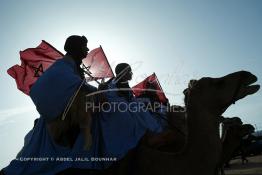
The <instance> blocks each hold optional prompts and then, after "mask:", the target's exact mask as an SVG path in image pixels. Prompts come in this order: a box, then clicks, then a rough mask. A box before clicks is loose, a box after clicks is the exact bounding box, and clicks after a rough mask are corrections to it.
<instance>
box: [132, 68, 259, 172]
mask: <svg viewBox="0 0 262 175" xmlns="http://www.w3.org/2000/svg"><path fill="white" fill-rule="evenodd" d="M256 81H257V78H256V76H255V75H253V74H251V73H250V72H246V71H240V72H235V73H232V74H229V75H226V76H224V77H221V78H209V77H205V78H201V79H200V80H198V81H194V82H192V83H190V87H189V88H188V92H187V100H186V104H185V105H186V108H187V112H186V117H187V128H188V129H187V135H186V138H187V139H186V146H185V147H184V148H183V150H182V151H180V152H179V153H169V152H162V151H159V150H156V149H152V148H150V147H148V146H146V145H140V146H139V148H138V150H137V153H136V154H137V155H136V168H135V170H134V173H135V174H152V175H158V174H164V175H169V174H176V175H182V174H183V175H193V174H201V175H211V174H217V173H218V165H219V160H220V156H221V152H222V147H221V142H220V137H219V130H218V127H219V118H218V117H217V116H221V115H222V113H223V112H225V110H226V109H227V108H228V107H229V106H230V105H231V104H233V103H235V102H236V101H237V100H239V99H242V98H244V97H246V96H247V95H251V94H254V93H256V92H257V91H258V90H259V88H260V86H259V85H251V84H253V83H254V82H256Z"/></svg>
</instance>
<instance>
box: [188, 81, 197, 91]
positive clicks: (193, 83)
mask: <svg viewBox="0 0 262 175" xmlns="http://www.w3.org/2000/svg"><path fill="white" fill-rule="evenodd" d="M196 83H197V80H190V81H189V83H188V88H189V89H191V88H193V87H194V86H195V85H196Z"/></svg>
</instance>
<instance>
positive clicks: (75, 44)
mask: <svg viewBox="0 0 262 175" xmlns="http://www.w3.org/2000/svg"><path fill="white" fill-rule="evenodd" d="M64 49H65V51H66V52H67V54H68V55H71V56H72V57H73V58H74V59H75V60H76V61H78V62H82V59H84V58H85V57H86V56H87V53H88V51H89V49H88V48H87V39H86V37H85V36H78V35H72V36H69V37H68V38H67V39H66V42H65V46H64Z"/></svg>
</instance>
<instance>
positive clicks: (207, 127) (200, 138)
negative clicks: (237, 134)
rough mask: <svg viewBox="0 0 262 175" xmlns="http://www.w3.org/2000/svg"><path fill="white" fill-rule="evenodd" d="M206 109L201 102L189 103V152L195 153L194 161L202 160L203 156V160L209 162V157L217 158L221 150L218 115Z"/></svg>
mask: <svg viewBox="0 0 262 175" xmlns="http://www.w3.org/2000/svg"><path fill="white" fill-rule="evenodd" d="M205 109H206V108H204V107H203V106H202V105H201V104H200V103H194V105H192V104H190V103H189V104H188V105H187V120H188V148H187V153H189V154H192V155H195V156H194V157H195V158H196V160H194V161H200V160H199V158H200V157H201V159H203V160H202V161H204V162H208V158H210V157H216V158H217V156H219V154H220V152H221V145H220V138H219V128H218V121H217V119H216V116H214V115H212V114H211V113H210V112H208V111H206V110H205ZM214 150H216V152H215V153H214ZM203 155H205V156H203ZM206 156H207V157H206Z"/></svg>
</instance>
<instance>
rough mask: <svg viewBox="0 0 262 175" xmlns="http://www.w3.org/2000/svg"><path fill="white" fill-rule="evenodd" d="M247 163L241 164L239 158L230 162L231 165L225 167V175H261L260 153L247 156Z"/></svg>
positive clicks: (261, 158) (261, 156) (261, 161)
mask: <svg viewBox="0 0 262 175" xmlns="http://www.w3.org/2000/svg"><path fill="white" fill-rule="evenodd" d="M247 159H248V161H249V162H248V163H246V164H244V165H242V162H241V159H235V160H232V161H231V162H230V165H231V167H230V168H227V169H225V173H226V175H239V174H246V175H247V174H248V175H262V155H258V156H254V157H248V158H247Z"/></svg>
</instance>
